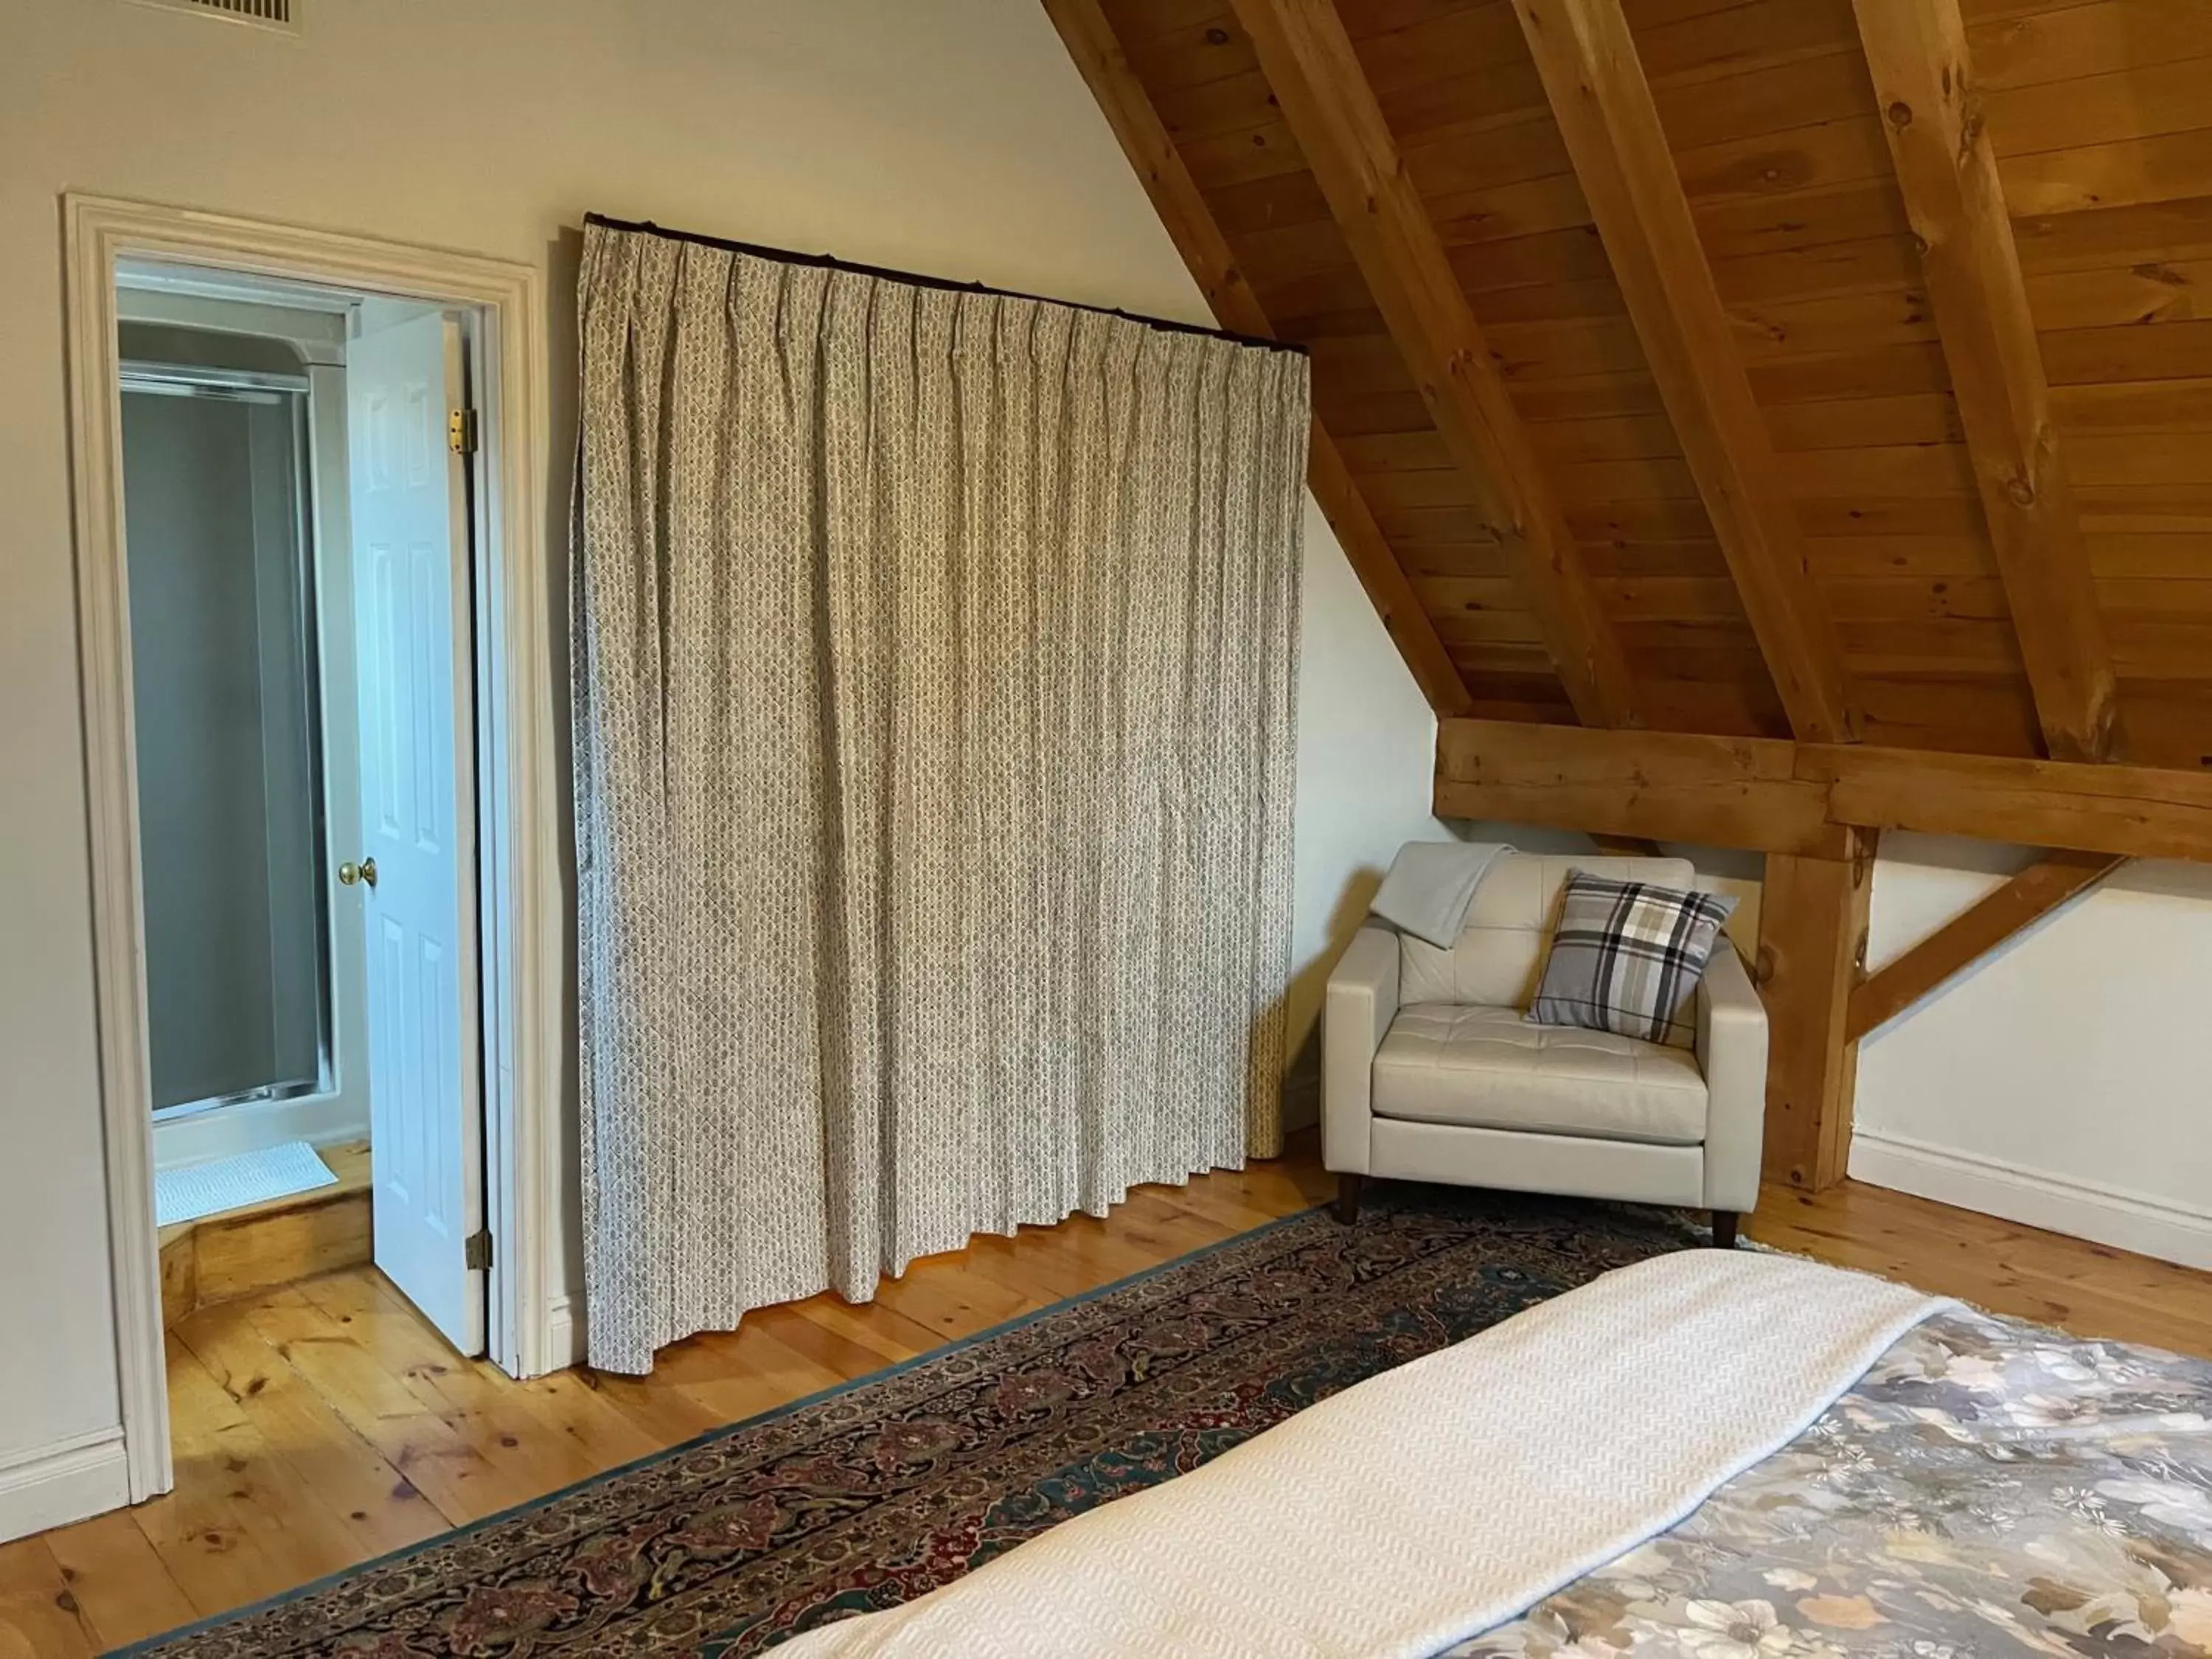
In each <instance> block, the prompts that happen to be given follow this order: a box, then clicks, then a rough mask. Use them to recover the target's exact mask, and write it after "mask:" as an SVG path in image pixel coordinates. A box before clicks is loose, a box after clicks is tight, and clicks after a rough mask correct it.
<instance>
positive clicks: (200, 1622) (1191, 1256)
mask: <svg viewBox="0 0 2212 1659" xmlns="http://www.w3.org/2000/svg"><path fill="white" fill-rule="evenodd" d="M1326 1207H1327V1206H1325V1205H1323V1204H1312V1205H1309V1206H1307V1207H1306V1208H1304V1209H1303V1210H1293V1211H1291V1212H1290V1213H1289V1214H1288V1215H1279V1216H1277V1217H1275V1218H1274V1219H1273V1220H1272V1221H1263V1222H1261V1224H1260V1225H1258V1226H1256V1227H1247V1228H1246V1229H1245V1230H1244V1231H1242V1232H1238V1233H1231V1234H1230V1235H1229V1237H1226V1238H1217V1239H1215V1240H1214V1241H1213V1242H1212V1243H1211V1244H1200V1246H1198V1247H1197V1249H1190V1250H1185V1251H1184V1252H1183V1253H1182V1255H1172V1256H1170V1257H1169V1258H1168V1259H1167V1260H1166V1261H1156V1262H1154V1263H1153V1264H1152V1266H1151V1267H1139V1269H1138V1270H1137V1271H1136V1272H1135V1273H1124V1274H1122V1275H1121V1278H1119V1279H1111V1280H1109V1281H1108V1282H1107V1283H1105V1284H1103V1285H1092V1286H1091V1289H1089V1290H1087V1291H1077V1292H1076V1293H1075V1294H1074V1295H1073V1296H1064V1297H1060V1300H1059V1301H1057V1302H1052V1303H1048V1304H1046V1305H1045V1306H1043V1307H1042V1308H1033V1309H1031V1310H1030V1311H1029V1312H1028V1313H1025V1314H1016V1315H1015V1316H1013V1317H1012V1319H1007V1320H1002V1321H1000V1322H999V1323H998V1324H996V1325H993V1326H990V1327H987V1328H985V1329H983V1330H980V1331H975V1332H974V1333H972V1334H969V1335H967V1336H962V1337H955V1338H954V1339H953V1340H951V1341H950V1342H947V1343H945V1344H943V1345H942V1346H938V1347H934V1348H928V1349H925V1350H924V1351H923V1352H921V1353H918V1354H915V1355H914V1356H913V1357H912V1358H908V1359H901V1360H897V1361H896V1362H894V1363H893V1364H888V1365H885V1366H884V1367H883V1369H881V1370H873V1371H869V1372H867V1373H866V1375H864V1376H855V1377H852V1378H850V1379H848V1381H846V1382H843V1383H832V1384H831V1385H830V1386H829V1387H828V1388H826V1389H816V1390H815V1391H814V1392H813V1393H812V1394H810V1395H802V1396H801V1397H800V1398H799V1399H797V1400H787V1401H784V1402H783V1404H782V1405H781V1406H771V1407H769V1408H768V1409H767V1410H766V1411H763V1412H755V1413H753V1414H752V1415H751V1416H750V1417H744V1418H739V1419H738V1420H737V1421H735V1422H732V1423H721V1424H717V1425H715V1426H714V1427H713V1428H711V1429H702V1430H701V1431H699V1432H698V1433H696V1434H695V1435H693V1436H692V1437H690V1439H689V1440H680V1441H678V1442H676V1443H674V1444H672V1445H668V1446H663V1447H662V1448H661V1449H659V1450H658V1451H650V1452H647V1453H646V1454H645V1455H643V1456H642V1457H633V1458H631V1459H630V1460H629V1462H626V1463H617V1464H615V1465H613V1466H612V1467H611V1468H604V1469H601V1470H600V1471H599V1473H598V1474H589V1475H586V1476H585V1477H584V1478H583V1479H582V1480H574V1481H571V1482H569V1484H568V1485H567V1486H556V1487H555V1488H554V1489H553V1490H552V1491H551V1492H546V1493H544V1494H543V1495H541V1496H539V1497H537V1498H526V1499H525V1500H524V1501H523V1502H521V1503H520V1504H509V1505H508V1506H507V1508H506V1509H503V1510H495V1511H494V1512H493V1513H491V1514H489V1515H482V1516H477V1518H476V1519H475V1520H473V1521H466V1522H462V1523H461V1524H460V1525H459V1526H457V1527H450V1528H447V1530H445V1531H443V1532H440V1533H434V1534H431V1535H430V1536H429V1537H428V1538H423V1539H419V1540H417V1541H416V1542H414V1543H412V1544H404V1545H402V1546H401V1547H399V1548H398V1549H396V1550H386V1552H385V1553H383V1554H381V1555H373V1556H369V1557H368V1558H367V1559H363V1560H360V1561H356V1562H355V1563H354V1564H353V1565H351V1566H347V1567H340V1568H339V1569H338V1570H337V1571H336V1572H326V1573H325V1574H324V1575H323V1576H322V1577H319V1578H311V1579H309V1580H308V1581H307V1583H303V1584H295V1585H293V1586H292V1588H291V1589H284V1590H279V1591H277V1592H276V1595H267V1596H264V1597H263V1598H262V1599H261V1600H259V1601H248V1602H246V1603H244V1604H243V1605H241V1606H239V1607H232V1608H230V1609H229V1610H228V1612H224V1613H210V1614H209V1615H208V1616H207V1617H206V1618H204V1619H195V1620H192V1621H191V1623H190V1624H188V1625H179V1626H175V1627H174V1628H173V1629H170V1630H165V1631H161V1632H156V1633H155V1634H154V1635H152V1636H146V1637H141V1638H139V1639H138V1640H137V1641H136V1642H132V1643H130V1644H127V1645H125V1646H124V1647H119V1648H109V1649H107V1650H106V1651H105V1652H104V1653H102V1655H101V1656H100V1659H136V1656H138V1655H141V1654H145V1653H150V1652H152V1651H153V1650H155V1649H156V1648H159V1647H164V1646H167V1644H170V1643H172V1642H176V1641H181V1640H183V1639H184V1638H187V1637H194V1636H204V1635H206V1634H208V1633H209V1632H211V1631H216V1630H220V1629H222V1627H223V1626H225V1625H229V1624H234V1623H236V1622H238V1621H239V1620H244V1619H248V1618H251V1617H252V1616H253V1615H254V1614H256V1613H266V1612H269V1611H270V1609H272V1608H276V1607H286V1606H289V1604H290V1603H292V1602H294V1601H301V1600H302V1599H304V1598H306V1597H307V1596H310V1595H319V1594H320V1593H321V1592H322V1591H324V1590H327V1589H333V1588H335V1587H336V1586H337V1585H338V1584H341V1583H344V1582H345V1581H346V1580H347V1579H349V1578H351V1577H355V1576H356V1575H357V1574H361V1573H366V1572H373V1571H376V1570H377V1569H379V1568H382V1567H388V1566H395V1565H398V1564H399V1563H400V1562H402V1561H405V1560H408V1559H411V1558H413V1557H415V1556H417V1555H422V1554H424V1553H428V1552H429V1551H431V1550H435V1549H439V1548H442V1547H445V1546H447V1545H449V1544H452V1543H454V1542H456V1541H459V1540H460V1539H464V1538H467V1537H469V1536H471V1534H476V1533H478V1532H482V1531H484V1530H486V1529H488V1528H492V1527H496V1526H500V1525H501V1524H503V1523H505V1522H509V1521H513V1520H517V1519H519V1518H520V1517H521V1516H526V1515H534V1514H536V1513H537V1512H538V1511H539V1510H544V1509H548V1508H550V1507H551V1506H552V1505H553V1504H558V1503H561V1502H562V1501H563V1500H564V1499H566V1498H569V1497H571V1496H573V1495H574V1494H575V1493H577V1492H589V1491H590V1490H591V1489H592V1487H594V1486H604V1485H605V1484H606V1483H607V1482H609V1481H611V1480H619V1479H620V1478H621V1477H622V1476H623V1475H625V1474H632V1473H635V1471H637V1470H640V1469H643V1468H649V1467H651V1466H652V1465H653V1464H655V1463H659V1462H663V1461H664V1460H665V1459H668V1458H671V1457H676V1456H678V1455H682V1454H683V1453H684V1452H687V1451H690V1449H692V1448H694V1447H696V1446H705V1445H711V1444H713V1443H714V1442H715V1441H718V1440H722V1439H726V1438H727V1437H730V1436H731V1435H734V1434H742V1433H744V1431H746V1430H748V1429H755V1428H758V1427H760V1426H761V1425H763V1424H766V1423H773V1422H775V1421H776V1420H777V1419H779V1418H784V1417H788V1416H790V1415H791V1414H792V1413H794V1412H800V1411H804V1410H805V1409H806V1408H807V1407H810V1406H818V1405H820V1404H821V1403H822V1402H823V1401H825V1400H835V1399H836V1398H837V1396H838V1395H845V1394H850V1393H852V1392H853V1390H854V1389H864V1388H866V1387H868V1386H869V1385H870V1384H871V1383H884V1382H888V1381H890V1379H891V1378H892V1377H894V1376H901V1375H902V1374H904V1373H905V1372H908V1371H910V1370H914V1369H915V1367H917V1366H920V1365H924V1364H929V1363H931V1362H933V1361H935V1360H939V1359H944V1358H949V1357H950V1356H951V1355H953V1354H956V1353H958V1352H961V1351H962V1350H963V1349H966V1348H972V1347H975V1346H977V1345H978V1344H980V1343H984V1342H988V1341H990V1340H992V1339H993V1338H994V1337H999V1336H1004V1335H1006V1334H1009V1333H1010V1332H1013V1331H1018V1330H1020V1329H1021V1328H1024V1326H1027V1325H1033V1324H1035V1323H1036V1322H1037V1321H1039V1320H1041V1319H1046V1318H1049V1317H1050V1316H1053V1315H1054V1314H1058V1313H1065V1312H1066V1311H1067V1310H1069V1309H1071V1308H1079V1307H1081V1306H1082V1305H1083V1304H1085V1303H1087V1302H1095V1301H1097V1299H1098V1298H1099V1297H1104V1296H1109V1295H1111V1294H1113V1293H1114V1292H1115V1291H1121V1290H1127V1288H1128V1287H1129V1286H1131V1285H1141V1284H1143V1283H1144V1282H1145V1281H1146V1279H1156V1278H1158V1276H1159V1275H1161V1274H1162V1273H1171V1272H1173V1271H1174V1270H1175V1269H1176V1268H1177V1267H1187V1266H1188V1265H1189V1264H1190V1263H1191V1262H1194V1261H1200V1260H1202V1259H1203V1258H1205V1257H1206V1256H1210V1255H1217V1254H1218V1253H1219V1252H1221V1251H1223V1250H1226V1249H1231V1248H1232V1247H1234V1246H1236V1245H1239V1244H1249V1243H1252V1242H1253V1241H1255V1240H1256V1239H1260V1238H1263V1237H1266V1236H1267V1234H1269V1233H1272V1232H1275V1231H1279V1230H1280V1229H1282V1228H1284V1227H1287V1226H1289V1225H1291V1223H1292V1222H1296V1221H1303V1220H1305V1219H1306V1218H1308V1217H1310V1216H1311V1215H1313V1214H1314V1213H1315V1212H1316V1211H1318V1210H1321V1209H1323V1208H1326ZM1071 1219H1073V1218H1072V1217H1071ZM977 1237H994V1238H995V1237H1004V1235H1002V1234H996V1233H993V1234H988V1235H984V1234H979V1235H977Z"/></svg>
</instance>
